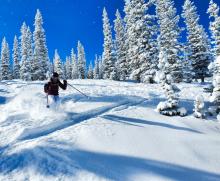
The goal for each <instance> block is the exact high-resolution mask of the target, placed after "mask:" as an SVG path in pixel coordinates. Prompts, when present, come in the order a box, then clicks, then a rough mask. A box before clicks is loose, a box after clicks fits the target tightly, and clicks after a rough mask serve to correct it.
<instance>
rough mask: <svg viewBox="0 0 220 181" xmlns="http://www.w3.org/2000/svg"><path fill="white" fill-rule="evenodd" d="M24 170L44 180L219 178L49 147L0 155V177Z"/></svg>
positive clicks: (157, 163)
mask: <svg viewBox="0 0 220 181" xmlns="http://www.w3.org/2000/svg"><path fill="white" fill-rule="evenodd" d="M26 168H32V169H34V171H36V172H37V173H39V174H41V175H43V176H55V177H56V176H59V175H65V176H67V177H71V176H74V175H75V174H76V172H77V170H80V171H82V170H83V171H88V172H90V173H93V174H96V175H99V176H102V177H104V178H107V179H113V180H129V179H132V176H133V174H137V173H142V174H143V173H145V174H146V175H147V174H149V175H151V176H152V174H153V175H155V176H157V177H158V176H161V177H165V178H168V179H174V180H186V179H187V180H188V181H191V180H192V181H195V180H200V181H202V180H206V181H215V180H216V181H217V180H219V178H220V175H219V174H215V173H210V172H206V171H202V170H197V169H193V168H188V167H185V166H180V165H175V164H171V163H167V162H161V161H156V160H151V159H141V158H136V157H129V156H123V155H116V154H107V153H98V152H91V151H85V150H75V149H66V148H65V149H64V148H58V147H50V146H45V147H42V146H38V147H35V148H32V149H26V150H23V151H21V152H19V153H15V154H11V155H6V154H1V155H0V173H2V174H9V173H11V172H13V171H25V169H26ZM146 177H147V176H146Z"/></svg>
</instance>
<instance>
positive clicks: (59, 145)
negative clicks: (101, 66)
mask: <svg viewBox="0 0 220 181" xmlns="http://www.w3.org/2000/svg"><path fill="white" fill-rule="evenodd" d="M70 83H71V84H72V85H74V86H76V87H77V88H79V89H80V90H82V91H83V92H84V93H86V94H87V95H88V96H89V97H90V99H87V98H86V97H83V96H82V95H80V94H79V93H78V92H76V91H75V90H73V89H71V88H70V87H69V88H68V90H67V91H61V95H60V96H61V102H62V104H61V106H60V109H59V110H53V109H47V108H46V97H45V95H44V93H43V84H44V83H43V82H32V83H26V82H22V81H6V82H4V83H0V115H1V117H0V180H46V179H49V180H82V181H84V180H86V181H89V180H122V181H124V180H132V181H133V180H135V181H136V180H137V181H142V180H143V181H145V180H186V179H187V180H219V178H220V170H219V168H220V154H219V150H220V124H219V122H217V121H216V120H201V119H195V118H194V117H193V116H192V109H193V100H194V98H195V96H196V95H198V94H203V95H204V97H205V100H206V101H208V94H206V93H202V89H203V87H202V86H201V85H199V84H180V85H178V87H179V88H181V90H182V91H181V93H180V96H181V104H182V105H183V106H185V107H186V108H187V109H188V112H189V115H188V116H186V117H184V118H181V117H165V116H162V115H160V114H158V113H157V112H155V110H154V109H155V108H156V106H157V104H158V103H159V102H160V101H162V100H164V95H163V92H162V90H161V89H160V86H159V85H145V84H135V83H128V82H127V83H126V82H113V81H104V80H76V81H70Z"/></svg>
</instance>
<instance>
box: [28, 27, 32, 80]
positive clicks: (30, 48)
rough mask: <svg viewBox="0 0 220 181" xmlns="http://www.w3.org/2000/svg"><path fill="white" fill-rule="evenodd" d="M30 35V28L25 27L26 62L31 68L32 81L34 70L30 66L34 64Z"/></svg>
mask: <svg viewBox="0 0 220 181" xmlns="http://www.w3.org/2000/svg"><path fill="white" fill-rule="evenodd" d="M32 44H33V43H32V33H31V30H30V27H27V40H26V45H27V61H28V62H29V64H30V67H31V70H30V72H31V79H32V80H33V76H34V70H33V67H32V65H33V64H34V61H33V49H32V48H33V47H32Z"/></svg>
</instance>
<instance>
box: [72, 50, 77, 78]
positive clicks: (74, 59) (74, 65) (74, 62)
mask: <svg viewBox="0 0 220 181" xmlns="http://www.w3.org/2000/svg"><path fill="white" fill-rule="evenodd" d="M71 61H72V79H78V78H79V69H78V63H77V57H76V54H75V53H74V50H73V49H72V50H71Z"/></svg>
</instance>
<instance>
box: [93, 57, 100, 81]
mask: <svg viewBox="0 0 220 181" xmlns="http://www.w3.org/2000/svg"><path fill="white" fill-rule="evenodd" d="M93 78H94V79H99V78H100V77H99V59H98V56H97V55H96V56H95V67H94V72H93Z"/></svg>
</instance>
